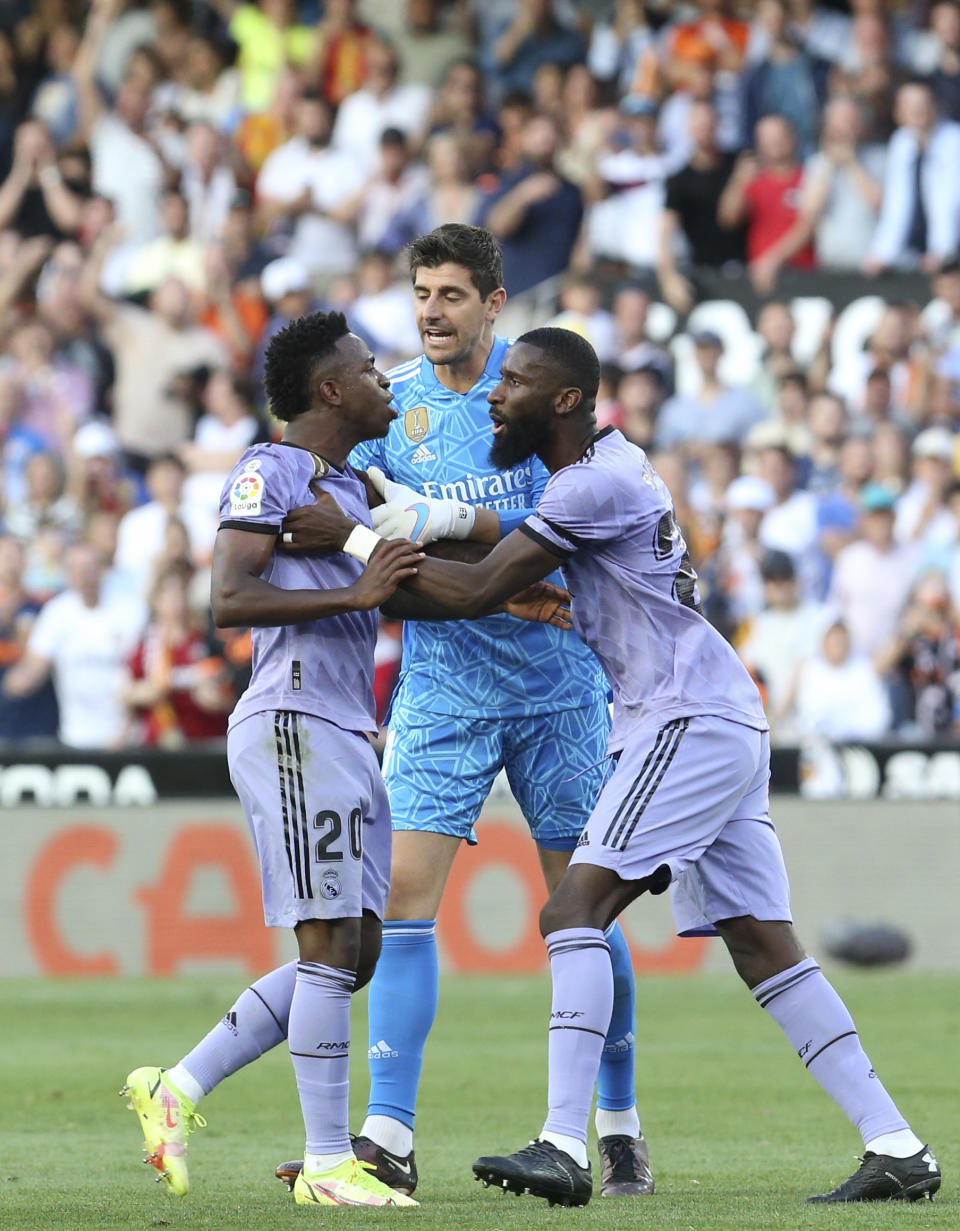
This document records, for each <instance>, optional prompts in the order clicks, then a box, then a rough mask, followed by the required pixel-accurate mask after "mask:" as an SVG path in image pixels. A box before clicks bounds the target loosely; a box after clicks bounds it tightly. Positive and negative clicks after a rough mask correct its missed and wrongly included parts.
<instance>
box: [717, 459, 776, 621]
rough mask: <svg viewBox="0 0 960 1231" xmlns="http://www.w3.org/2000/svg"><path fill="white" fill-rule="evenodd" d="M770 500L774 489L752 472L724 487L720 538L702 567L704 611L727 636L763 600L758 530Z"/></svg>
mask: <svg viewBox="0 0 960 1231" xmlns="http://www.w3.org/2000/svg"><path fill="white" fill-rule="evenodd" d="M773 501H774V494H773V488H772V487H771V486H770V484H769V483H767V482H765V481H764V480H763V479H758V478H757V477H756V476H755V475H740V476H739V477H738V478H736V479H734V480H733V482H732V483H731V484H730V486H729V487H728V488H727V493H726V498H725V509H726V514H727V516H726V518H725V520H724V523H723V528H722V537H721V539H720V542H719V543H718V545H717V549H716V552H715V553H714V555H713V556H712V557H711V558H710V559H709V560H707V561H706V562H705V563H704V565H703V566H702V572H703V575H704V576H705V577H707V578H708V579H709V583H710V584H709V587H708V590H707V597H706V600H705V603H706V605H705V608H704V610H705V611H708V612H709V615H710V619H711V621H712V622H713V623H715V624H716V625H717V627H718V628H720V630H721V631H722V632H723V633H724V635H725V636H727V637H728V638H730V639H733V638H734V637H735V636H736V635H737V633H738V630H739V629H740V628H741V626H742V625H743V624H744V622H745V621H747V620H750V619H751V618H752V617H753V616H755V615H756V614H757V612H758V611H760V609H761V607H762V605H763V579H762V576H761V573H760V565H761V561H762V560H763V558H764V556H765V555H766V551H765V549H764V547H763V544H762V543H761V542H760V539H759V537H758V535H759V532H760V524H761V522H762V521H763V515H764V514H765V513H766V511H767V510H768V509H769V508H770V507H771V506H772V505H773Z"/></svg>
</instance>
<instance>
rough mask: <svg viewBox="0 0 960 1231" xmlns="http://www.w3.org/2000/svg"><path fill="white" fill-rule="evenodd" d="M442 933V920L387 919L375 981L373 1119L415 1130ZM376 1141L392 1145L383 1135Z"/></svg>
mask: <svg viewBox="0 0 960 1231" xmlns="http://www.w3.org/2000/svg"><path fill="white" fill-rule="evenodd" d="M436 932H437V921H436V919H412V920H410V919H405V920H399V919H398V920H392V921H389V922H386V923H384V925H383V948H382V950H381V952H380V960H379V962H378V963H377V969H376V972H375V973H374V976H373V980H372V982H371V984H370V999H369V1006H368V1014H369V1041H370V1048H369V1051H368V1052H367V1057H368V1060H369V1065H370V1100H369V1103H368V1104H367V1117H368V1119H369V1118H370V1117H371V1116H388V1117H390V1118H391V1119H393V1120H399V1121H400V1123H401V1124H404V1125H406V1127H407V1128H408V1129H410V1130H411V1131H412V1129H413V1117H414V1113H415V1111H416V1106H417V1087H418V1086H419V1084H420V1069H421V1067H422V1065H423V1049H424V1047H425V1046H426V1042H427V1035H428V1034H429V1033H430V1028H431V1026H432V1025H433V1019H434V1018H435V1017H436V1015H437V995H438V983H439V973H438V969H437V936H436ZM361 1132H362V1133H363V1135H364V1136H369V1135H370V1134H368V1133H366V1131H365V1129H362V1130H361ZM374 1140H375V1141H379V1143H380V1144H381V1145H384V1146H386V1148H388V1149H389V1148H390V1143H388V1142H383V1141H380V1134H379V1133H378V1134H377V1135H376V1136H375V1137H374ZM404 1153H406V1151H404Z"/></svg>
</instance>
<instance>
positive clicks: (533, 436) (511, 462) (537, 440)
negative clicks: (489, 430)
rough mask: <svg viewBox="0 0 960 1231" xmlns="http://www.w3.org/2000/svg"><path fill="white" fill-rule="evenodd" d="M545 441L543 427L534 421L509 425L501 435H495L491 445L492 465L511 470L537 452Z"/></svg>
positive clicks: (499, 468) (498, 468)
mask: <svg viewBox="0 0 960 1231" xmlns="http://www.w3.org/2000/svg"><path fill="white" fill-rule="evenodd" d="M542 441H543V429H542V428H540V427H538V426H536V425H535V424H533V423H524V424H519V425H517V426H513V427H508V428H507V430H506V431H505V432H504V433H503V434H502V435H500V436H494V438H493V444H491V446H490V465H491V466H495V467H496V469H497V470H509V469H510V468H511V466H519V465H520V463H521V462H525V461H526V460H527V458H529V457H532V456H533V454H534V453H536V451H537V448H538V446H539V445H540V444H541V443H542Z"/></svg>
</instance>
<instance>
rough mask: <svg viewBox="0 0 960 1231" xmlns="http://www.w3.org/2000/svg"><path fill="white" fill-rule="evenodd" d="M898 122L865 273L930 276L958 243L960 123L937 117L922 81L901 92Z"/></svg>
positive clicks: (931, 96) (897, 110)
mask: <svg viewBox="0 0 960 1231" xmlns="http://www.w3.org/2000/svg"><path fill="white" fill-rule="evenodd" d="M896 119H897V124H898V125H899V127H898V128H897V130H896V132H895V133H894V134H893V136H892V137H891V139H890V145H889V149H888V151H887V166H886V172H885V175H884V180H883V202H882V204H881V207H880V221H879V224H878V226H877V230H876V233H875V235H874V239H873V244H872V246H871V250H870V255H869V257H868V258H867V262H866V269H867V271H868V272H869V273H877V272H879V271H880V270H883V269H888V268H898V269H912V268H916V267H918V266H919V268H920V269H922V270H924V271H925V272H927V273H931V272H932V271H934V270H935V269H937V268H939V266H940V265H942V264H943V263H944V262H945V261H946V260H948V259H949V258H950V257H952V256H953V255H954V254H955V253H956V251H957V246H958V242H960V124H957V123H955V122H954V121H953V120H944V119H941V118H940V117H939V115H938V114H937V108H936V103H935V102H934V98H933V94H932V93H931V91H930V87H929V86H927V85H924V84H923V83H922V82H917V83H914V84H911V85H905V86H903V87H902V88H901V89H900V91H899V93H898V94H897V108H896Z"/></svg>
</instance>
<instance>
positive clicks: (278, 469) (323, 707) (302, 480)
mask: <svg viewBox="0 0 960 1231" xmlns="http://www.w3.org/2000/svg"><path fill="white" fill-rule="evenodd" d="M311 484H313V485H314V487H315V488H322V489H323V490H324V491H327V492H329V493H330V495H331V496H333V498H334V500H336V502H337V504H338V505H339V506H340V508H341V509H342V510H343V512H344V513H345V514H346V515H347V517H350V518H352V519H353V520H354V521H357V522H360V523H361V524H362V525H364V526H372V522H371V520H370V510H369V508H368V506H367V496H366V491H365V489H364V486H363V483H362V482H361V481H360V479H359V478H358V477H357V475H356V473H355V472H354V471H353V470H352V469H351V467H350V466H349V465H347V466H345V467H344V469H343V470H342V471H339V470H336V469H334V468H333V467H331V466H329V465H328V464H327V463H326V462H325V461H324V460H323V459H322V458H319V457H316V456H315V454H313V453H311V452H309V451H308V450H307V449H301V448H298V447H297V446H295V445H284V444H267V445H254V446H253V447H252V448H250V449H247V450H246V452H245V453H244V454H243V456H242V457H241V458H240V460H239V461H238V462H237V464H236V466H235V467H234V468H233V471H232V472H231V474H230V478H229V479H228V480H227V482H226V484H225V486H224V489H223V493H222V495H221V497H220V528H221V529H232V530H246V531H252V532H253V533H260V534H279V533H280V528H281V524H282V522H283V519H284V517H285V516H286V514H287V513H288V512H289V511H290V510H291V509H295V508H297V507H298V506H300V505H304V504H312V503H313V500H314V493H313V491H312V490H311ZM362 572H363V565H362V564H361V563H360V561H359V560H355V559H353V557H352V556H347V555H344V554H343V552H338V553H336V554H334V555H329V556H299V555H297V556H294V555H287V554H285V553H283V552H281V551H276V552H275V553H274V554H273V556H272V558H271V560H270V563H269V564H268V566H267V568H266V569H265V570H264V572H263V580H264V581H269V582H270V584H271V585H274V586H278V587H280V589H283V590H332V589H339V588H341V587H344V586H349V585H352V584H353V582H355V581H356V580H357V578H358V577H359V576H360V574H361V573H362ZM376 636H377V612H376V611H349V612H346V613H345V614H344V615H339V616H328V617H327V618H326V619H324V620H315V621H313V622H312V623H308V624H288V625H283V626H279V627H271V628H255V629H253V675H252V677H251V679H250V684H249V686H248V688H247V690H246V692H244V694H243V696H242V697H241V698H240V700H239V701H238V702H237V705H236V708H235V709H234V711H233V714H232V715H231V718H230V723H231V725H233V724H234V723H237V722H240V721H241V719H243V718H246V717H248V716H249V715H250V714H256V713H260V712H262V711H264V710H294V711H297V712H299V713H303V714H313V715H316V716H317V717H318V718H325V719H326V720H327V721H328V722H332V723H335V724H336V725H337V726H338V727H341V728H342V729H343V730H345V731H375V730H376V729H377V720H376V706H375V703H374V698H373V651H374V645H375V643H376Z"/></svg>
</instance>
